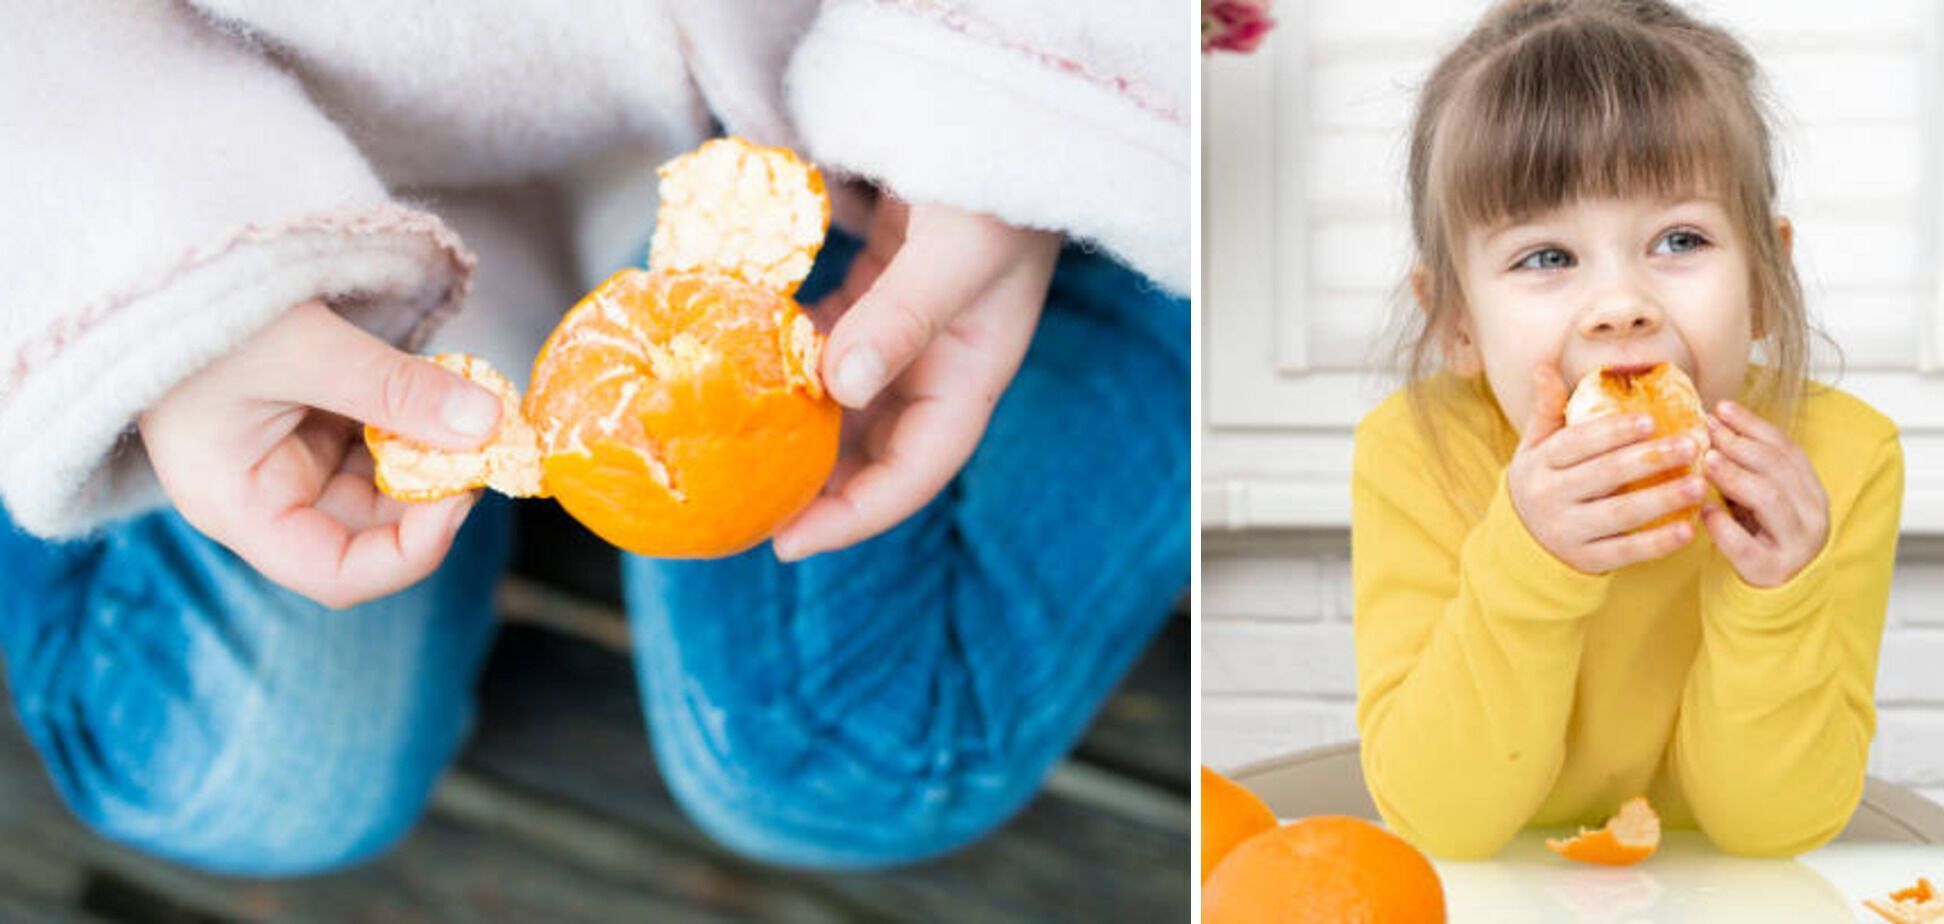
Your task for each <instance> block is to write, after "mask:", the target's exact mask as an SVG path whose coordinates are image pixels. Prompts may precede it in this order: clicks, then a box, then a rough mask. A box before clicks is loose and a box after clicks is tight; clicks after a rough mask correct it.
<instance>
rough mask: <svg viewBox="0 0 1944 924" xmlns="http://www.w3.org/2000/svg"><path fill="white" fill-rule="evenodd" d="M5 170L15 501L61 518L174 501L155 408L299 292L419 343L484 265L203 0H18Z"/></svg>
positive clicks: (7, 417) (27, 515)
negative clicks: (168, 495)
mask: <svg viewBox="0 0 1944 924" xmlns="http://www.w3.org/2000/svg"><path fill="white" fill-rule="evenodd" d="M0 186H4V188H5V200H6V202H7V206H8V207H7V209H6V211H5V214H4V215H0V278H4V279H5V280H6V284H5V285H4V286H0V502H3V503H4V504H5V505H6V508H7V511H8V513H9V515H10V516H11V518H12V519H13V520H14V521H15V522H16V523H18V524H19V525H20V526H21V527H23V528H24V529H27V530H28V531H30V532H33V533H36V534H39V535H43V536H50V537H61V536H72V535H78V534H81V533H85V532H87V531H88V530H89V529H90V528H92V527H93V526H95V525H96V524H99V523H100V522H102V521H104V520H106V519H110V518H113V517H116V516H120V515H125V514H129V513H133V512H136V511H139V510H141V509H143V508H146V507H148V506H152V505H153V504H155V503H158V502H160V501H161V500H162V495H161V493H160V489H159V487H158V486H157V485H156V483H155V480H154V475H153V473H152V472H151V471H150V470H149V468H148V465H147V462H146V459H145V456H144V455H143V453H142V451H141V447H140V445H139V440H137V439H134V438H133V429H132V424H133V422H134V420H135V418H136V417H137V416H138V415H139V414H140V412H141V411H142V410H143V409H144V408H146V407H147V406H149V405H150V404H151V403H153V402H154V401H155V400H156V399H157V398H159V397H161V396H162V395H163V394H164V393H165V392H167V391H168V390H169V389H170V388H171V387H172V386H173V385H175V384H176V383H177V382H179V381H180V380H182V379H183V378H186V377H187V376H188V375H190V374H191V373H193V372H194V371H196V370H197V369H199V368H201V367H202V366H203V365H205V364H206V363H207V362H209V361H210V360H212V359H213V358H215V357H216V356H219V355H221V354H222V353H223V352H225V351H227V350H229V349H232V348H234V347H235V346H237V345H238V344H240V343H242V342H243V341H244V340H245V339H247V338H248V337H249V336H250V335H251V334H253V333H254V332H255V331H256V330H258V329H259V328H261V327H262V326H263V325H265V324H267V323H268V322H269V321H270V320H271V319H273V318H275V317H276V316H277V315H278V314H279V313H280V312H282V311H283V310H285V309H286V308H288V307H289V306H291V305H294V304H297V303H299V302H302V301H305V300H307V299H311V298H320V297H321V298H325V299H327V300H328V301H330V302H331V303H332V304H333V305H335V306H336V307H338V308H339V310H341V311H343V312H345V313H346V314H347V315H348V316H350V317H352V318H353V319H354V320H357V321H359V322H360V323H362V324H364V325H365V326H367V327H368V328H370V329H372V330H373V331H374V332H376V333H379V334H380V335H381V336H386V337H388V338H390V339H392V340H394V341H396V342H400V343H403V344H405V345H408V346H409V345H412V344H413V343H415V342H416V341H417V340H418V339H419V338H420V337H422V336H423V335H424V334H426V333H428V332H429V330H430V327H431V326H432V325H433V324H434V323H435V322H436V320H437V319H438V318H440V317H441V316H443V315H444V314H445V313H446V312H449V311H451V310H453V309H454V308H455V307H456V305H457V304H458V302H459V300H460V299H461V297H462V295H463V292H464V289H465V285H466V281H467V278H468V274H469V272H470V268H471V258H470V257H469V256H468V255H467V254H466V253H465V251H464V250H463V248H462V247H461V246H460V244H459V242H458V239H457V238H456V237H455V236H454V235H453V234H452V233H451V232H450V231H449V230H448V229H446V228H445V227H444V226H443V225H442V224H440V223H439V221H438V220H437V219H436V218H433V217H432V216H430V215H427V214H425V213H423V212H418V211H414V210H412V209H409V208H406V207H403V206H400V205H398V204H396V203H393V202H391V201H390V199H389V197H388V196H387V193H386V190H385V188H384V186H383V184H382V183H381V182H380V181H379V179H378V178H377V177H376V176H375V175H374V173H373V172H372V170H371V168H370V167H369V166H368V165H367V164H366V162H365V160H364V158H363V157H362V156H360V154H359V152H358V151H357V150H356V148H354V147H353V145H352V144H351V143H350V142H349V141H347V140H346V139H345V137H344V136H343V134H342V133H341V132H340V131H339V130H338V128H337V127H336V126H335V125H333V124H332V123H331V121H330V120H329V119H327V118H326V117H325V116H324V115H323V114H321V113H320V112H319V111H318V109H317V107H316V106H314V105H313V104H312V103H311V102H310V100H309V99H308V98H307V97H306V95H305V93H304V91H303V89H302V87H301V86H300V85H299V84H298V83H297V82H296V81H295V80H294V79H292V78H291V77H290V76H288V75H286V74H284V73H283V72H281V71H280V70H278V69H277V68H276V67H274V66H273V65H272V64H271V63H270V62H269V61H268V60H267V59H266V57H265V56H264V55H263V54H261V53H260V50H259V49H257V48H256V47H254V46H253V44H252V42H251V41H250V40H249V39H248V37H247V36H244V35H241V34H238V33H237V32H235V31H234V30H227V29H223V28H219V27H217V26H216V25H215V24H213V23H212V22H211V21H210V20H207V19H205V18H203V17H202V16H201V15H199V14H198V13H196V12H195V11H194V10H193V9H191V8H190V7H189V6H188V5H187V4H183V3H169V2H154V0H145V2H129V3H117V4H83V3H31V2H17V0H0Z"/></svg>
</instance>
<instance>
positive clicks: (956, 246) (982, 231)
mask: <svg viewBox="0 0 1944 924" xmlns="http://www.w3.org/2000/svg"><path fill="white" fill-rule="evenodd" d="M987 224H992V225H995V226H998V222H997V219H992V218H988V217H986V216H982V215H974V214H971V213H966V212H959V211H956V210H950V209H947V210H932V209H927V208H926V207H925V206H913V207H912V214H911V217H910V220H909V224H908V226H907V228H906V231H905V240H904V243H903V245H902V246H900V247H899V248H898V252H897V253H896V254H895V255H893V256H892V258H891V261H890V262H889V263H887V264H886V265H885V267H884V271H883V272H882V273H880V274H879V275H878V277H877V280H876V281H875V282H873V283H872V284H871V287H870V288H869V289H867V290H865V292H864V294H863V295H860V296H859V297H858V299H857V301H856V302H855V303H854V304H852V305H851V308H850V310H849V311H847V312H845V313H844V316H843V317H842V318H840V319H838V321H837V324H836V326H835V327H833V328H832V329H831V332H830V341H829V342H828V343H827V344H826V345H825V347H824V369H823V372H824V384H825V387H827V388H829V389H830V394H831V397H833V398H836V399H837V402H838V403H839V404H842V405H844V406H846V407H851V408H861V407H863V406H864V405H866V404H869V403H870V401H871V399H872V398H873V397H875V396H876V395H877V393H878V391H879V390H881V389H883V387H884V385H885V383H887V382H889V381H891V380H892V379H895V378H897V377H898V375H899V374H900V373H902V372H904V369H905V367H906V366H908V365H910V364H911V361H912V360H914V359H917V358H918V354H920V353H923V352H924V350H925V348H926V347H928V346H930V345H931V342H932V340H933V338H935V337H937V336H938V334H939V332H940V331H942V330H944V329H945V326H946V325H947V324H950V323H951V322H952V319H953V318H955V317H957V316H958V314H959V312H961V311H963V310H964V309H965V307H966V306H967V305H968V304H970V303H971V302H972V301H973V300H974V299H975V298H977V297H978V295H979V294H980V293H981V292H983V291H985V289H986V287H987V286H988V285H990V284H991V282H992V280H993V278H994V277H996V276H997V275H998V273H999V271H1000V269H1001V268H1003V259H1002V257H1001V255H1000V253H999V251H997V250H996V249H995V248H994V247H992V246H991V244H990V238H988V237H987V234H988V233H989V231H990V229H989V228H987V227H986V225H987ZM998 227H1003V226H998Z"/></svg>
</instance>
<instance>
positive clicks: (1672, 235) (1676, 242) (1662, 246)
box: [1654, 228, 1708, 253]
mask: <svg viewBox="0 0 1944 924" xmlns="http://www.w3.org/2000/svg"><path fill="white" fill-rule="evenodd" d="M1706 246H1708V239H1707V238H1705V237H1702V236H1701V232H1699V231H1696V230H1694V229H1692V228H1675V229H1674V230H1672V231H1669V232H1667V233H1666V234H1663V235H1661V236H1660V240H1658V241H1655V242H1654V252H1655V253H1688V252H1690V251H1695V250H1700V249H1701V248H1703V247H1706Z"/></svg>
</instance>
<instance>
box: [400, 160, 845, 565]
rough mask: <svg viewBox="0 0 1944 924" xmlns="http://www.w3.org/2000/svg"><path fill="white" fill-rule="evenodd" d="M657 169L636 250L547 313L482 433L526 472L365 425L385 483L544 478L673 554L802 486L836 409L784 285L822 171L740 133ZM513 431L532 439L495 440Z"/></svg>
mask: <svg viewBox="0 0 1944 924" xmlns="http://www.w3.org/2000/svg"><path fill="white" fill-rule="evenodd" d="M660 173H661V199H662V204H661V210H660V212H659V214H658V216H657V220H656V230H655V240H654V244H653V256H652V258H651V260H650V263H649V268H648V270H647V271H643V270H639V269H627V270H622V271H621V272H618V273H616V274H614V275H613V276H611V277H609V278H608V279H607V280H606V281H605V282H603V283H601V284H600V285H599V286H597V287H595V289H594V290H593V291H592V292H589V293H588V294H587V295H586V296H585V297H583V298H582V299H581V300H580V302H579V303H578V304H576V305H575V306H574V307H573V309H572V310H570V311H569V312H568V313H567V315H566V317H564V318H562V319H561V322H560V324H559V325H558V326H557V327H555V328H554V331H553V333H552V335H551V336H549V337H548V338H547V343H546V345H545V346H544V347H542V348H541V350H540V355H539V357H538V358H536V359H535V360H534V367H533V381H532V384H531V387H530V388H529V390H528V394H527V396H526V400H525V402H524V403H523V404H522V405H521V406H520V408H519V409H518V410H517V411H515V412H514V413H511V414H503V415H502V422H501V427H500V430H499V433H498V435H497V436H496V438H495V441H494V443H493V444H492V445H491V446H490V447H489V448H488V450H487V451H486V452H485V455H488V456H491V457H492V458H495V459H498V458H502V457H504V458H509V459H521V460H525V461H526V462H527V463H529V464H528V467H527V468H524V469H522V470H521V471H520V473H519V474H520V475H521V476H522V477H521V478H513V477H511V476H509V475H506V474H503V473H502V474H501V475H499V476H497V477H482V476H481V474H480V472H479V471H478V468H479V466H478V465H477V464H475V463H473V462H471V461H469V460H468V459H467V458H464V456H466V455H467V454H453V453H446V452H443V451H441V450H437V449H432V448H430V447H424V446H417V445H413V444H406V446H407V447H408V450H409V451H407V450H401V449H400V448H399V446H398V445H397V444H402V443H405V441H402V440H396V439H395V438H394V439H393V440H389V441H388V440H387V439H385V435H383V434H378V438H377V439H376V440H375V441H374V434H373V433H372V432H370V431H368V432H367V434H366V441H367V443H371V444H372V447H373V448H372V455H373V458H374V459H375V460H376V461H377V463H378V483H379V486H380V487H381V488H385V487H386V486H387V485H391V486H393V487H398V486H405V487H406V488H407V489H408V491H407V493H405V494H402V495H401V494H395V495H394V496H402V497H404V498H405V499H408V500H419V499H429V498H431V497H436V496H439V495H438V493H437V492H439V491H443V492H444V493H455V492H457V491H461V490H470V489H472V488H475V487H478V486H479V485H480V484H482V483H483V484H486V485H488V486H491V487H493V488H495V489H496V490H502V491H505V492H506V493H510V494H513V495H514V496H546V495H551V496H553V497H554V498H555V499H556V500H558V501H559V502H560V504H561V506H562V507H564V508H566V510H567V512H568V513H570V514H572V515H573V516H574V517H575V518H576V519H578V520H580V521H581V522H582V523H583V524H585V525H586V526H587V527H588V528H589V529H591V530H593V531H594V533H595V534H597V535H599V536H601V538H603V539H606V540H607V541H609V542H611V543H613V544H615V545H617V546H620V547H622V548H624V549H627V550H629V551H631V552H635V553H637V554H641V555H649V556H657V557H669V558H704V557H714V556H720V555H731V554H734V553H737V552H740V551H743V550H745V549H747V548H749V547H751V546H753V545H755V544H757V543H758V542H761V541H762V540H763V539H765V538H767V537H768V536H769V535H770V534H771V533H773V532H775V530H776V529H777V528H778V527H779V526H781V525H782V524H783V523H784V522H785V521H787V520H788V519H789V518H790V517H792V516H794V515H795V514H796V513H797V512H798V511H801V510H802V509H803V508H804V507H805V506H807V505H808V504H809V503H810V502H811V501H812V500H814V499H815V498H816V496H817V492H818V491H819V489H820V488H821V487H822V485H823V483H824V480H825V479H826V478H827V477H829V474H830V471H831V469H832V467H834V466H835V464H836V461H837V436H838V427H839V422H840V419H841V409H840V408H839V407H838V405H837V403H836V402H835V401H834V400H832V399H831V398H830V397H829V396H828V395H827V394H825V392H824V390H823V385H822V382H821V380H820V379H819V378H818V376H817V368H818V360H819V358H820V356H821V354H822V350H823V336H822V335H821V334H819V333H818V332H817V330H816V328H815V326H814V325H812V324H811V323H810V320H809V318H808V317H806V316H805V315H804V314H803V311H802V309H801V307H800V306H798V305H797V303H796V301H795V300H794V299H792V298H791V295H792V294H793V293H795V291H796V288H797V286H798V285H800V284H801V283H802V282H803V279H804V277H805V276H807V275H808V274H809V272H810V266H811V264H812V263H813V262H814V261H815V259H816V254H817V250H818V249H819V248H820V247H821V246H822V244H823V237H824V231H825V229H826V228H827V227H828V225H829V221H830V204H829V198H828V196H827V194H826V192H825V188H824V183H823V178H822V177H821V176H820V175H819V174H818V173H817V171H816V169H815V168H814V167H811V166H809V165H808V164H805V163H804V162H803V161H802V160H800V159H798V158H797V156H796V155H795V154H793V153H791V152H789V151H787V150H784V149H781V148H769V147H761V146H758V145H753V144H750V143H748V142H746V141H743V140H741V139H737V138H725V139H716V140H712V141H709V142H707V143H705V144H703V145H702V146H701V147H700V148H698V149H696V150H695V151H692V152H690V153H688V154H685V155H683V156H681V157H679V158H676V159H675V160H673V161H671V162H669V163H668V164H666V165H664V166H663V167H662V168H661V171H660ZM465 359H466V361H467V362H469V363H474V364H477V366H478V367H484V363H481V362H479V361H477V360H472V359H471V358H470V357H467V358H465ZM510 393H511V386H510V385H507V386H506V387H505V388H504V389H503V390H501V394H502V395H503V396H504V395H508V394H510ZM509 418H511V419H513V420H514V421H515V426H513V427H509V426H508V425H507V420H508V419H509ZM522 427H524V428H526V430H525V433H526V435H525V436H523V435H522V433H521V429H522ZM527 438H530V439H531V441H532V447H533V449H532V451H531V452H527V451H526V449H525V448H524V447H525V446H526V444H524V443H521V444H518V446H519V448H517V449H515V448H509V447H508V445H507V442H508V440H521V439H527ZM511 465H512V463H510V462H509V463H504V465H503V467H511ZM488 468H489V469H492V470H493V471H498V469H495V468H493V467H492V466H488ZM508 488H513V489H515V490H508ZM527 488H531V490H525V489H527ZM386 490H387V493H392V490H391V488H387V489H386Z"/></svg>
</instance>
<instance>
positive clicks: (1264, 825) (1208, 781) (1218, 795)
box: [1201, 767, 1276, 882]
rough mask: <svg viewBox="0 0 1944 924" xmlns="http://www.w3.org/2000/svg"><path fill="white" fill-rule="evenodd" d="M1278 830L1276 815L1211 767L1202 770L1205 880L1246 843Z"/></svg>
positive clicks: (1203, 865) (1241, 787)
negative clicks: (1235, 850)
mask: <svg viewBox="0 0 1944 924" xmlns="http://www.w3.org/2000/svg"><path fill="white" fill-rule="evenodd" d="M1275 826H1276V813H1274V812H1271V811H1269V806H1267V805H1265V804H1263V801H1262V800H1261V799H1259V798H1257V797H1256V794H1255V793H1252V792H1250V791H1249V790H1247V789H1246V788H1244V787H1243V786H1242V784H1240V783H1237V782H1235V781H1234V780H1231V779H1229V778H1228V777H1225V776H1223V775H1221V774H1219V773H1216V772H1215V771H1213V770H1210V769H1208V768H1207V767H1203V768H1201V838H1202V846H1201V878H1202V881H1203V882H1207V881H1208V877H1209V876H1210V875H1212V874H1213V873H1214V872H1215V867H1216V865H1217V864H1219V863H1221V862H1222V858H1223V857H1226V856H1228V855H1229V851H1231V850H1234V849H1235V848H1236V847H1239V846H1241V844H1242V842H1243V841H1246V840H1248V839H1249V838H1251V837H1254V836H1255V835H1257V834H1261V833H1262V832H1264V831H1267V830H1269V829H1270V828H1273V827H1275Z"/></svg>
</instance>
